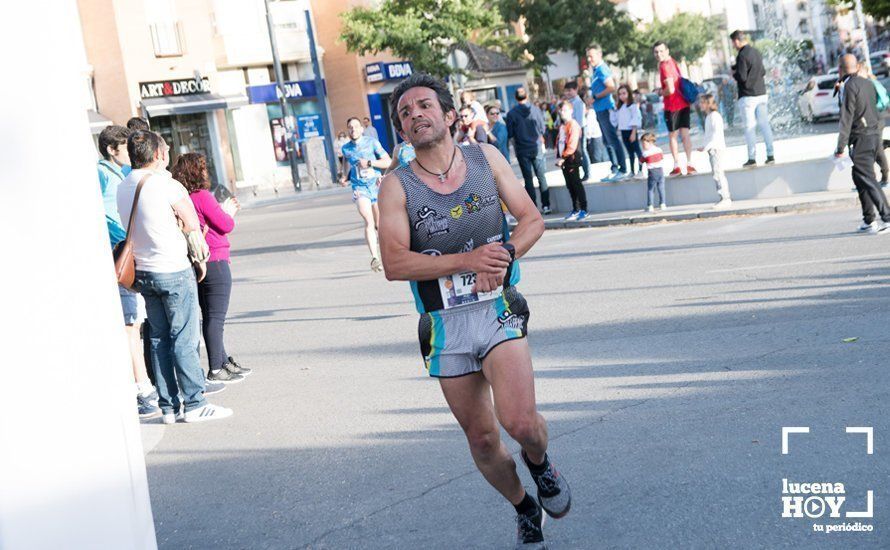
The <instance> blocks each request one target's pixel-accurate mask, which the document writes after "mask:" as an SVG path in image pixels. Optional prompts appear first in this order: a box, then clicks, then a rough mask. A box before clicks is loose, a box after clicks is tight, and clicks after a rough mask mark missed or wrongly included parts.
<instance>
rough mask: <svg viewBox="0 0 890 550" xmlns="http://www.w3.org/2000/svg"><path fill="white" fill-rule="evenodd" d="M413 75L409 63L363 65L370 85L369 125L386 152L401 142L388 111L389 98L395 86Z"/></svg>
mask: <svg viewBox="0 0 890 550" xmlns="http://www.w3.org/2000/svg"><path fill="white" fill-rule="evenodd" d="M412 74H414V65H413V64H412V63H411V62H410V61H398V62H394V63H385V62H382V61H381V62H377V63H370V64H368V65H365V79H366V80H367V82H368V84H370V85H371V90H372V91H370V92H369V93H368V109H369V111H370V114H371V124H372V125H373V126H374V129H375V130H377V137H378V138H379V139H380V144H381V145H383V148H384V149H386V150H387V151H392V150H393V148H394V147H395V145H396V143H399V142H400V141H402V139H401V138H400V137H399V136H398V134H397V133H396V131H395V128H394V127H393V125H392V122H391V120H392V118H391V116H390V115H391V113H390V109H389V96H390V95H392V92H393V90H395V87H396V85H397V84H398V83H399V82H400V81H401V80H404V79H405V78H408V77H409V76H411V75H412Z"/></svg>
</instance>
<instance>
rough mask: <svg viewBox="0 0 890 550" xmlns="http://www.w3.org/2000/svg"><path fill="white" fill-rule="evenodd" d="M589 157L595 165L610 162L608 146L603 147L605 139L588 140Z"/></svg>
mask: <svg viewBox="0 0 890 550" xmlns="http://www.w3.org/2000/svg"><path fill="white" fill-rule="evenodd" d="M587 156H588V157H590V162H592V163H593V164H596V163H598V162H606V161H608V160H609V154H608V153H606V146H605V145H603V138H601V137H598V138H587Z"/></svg>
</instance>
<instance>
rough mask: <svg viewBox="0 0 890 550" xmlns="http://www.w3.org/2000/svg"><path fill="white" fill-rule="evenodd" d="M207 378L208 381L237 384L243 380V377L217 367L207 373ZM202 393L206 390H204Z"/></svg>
mask: <svg viewBox="0 0 890 550" xmlns="http://www.w3.org/2000/svg"><path fill="white" fill-rule="evenodd" d="M207 380H208V381H210V382H222V383H223V384H237V383H238V382H241V381H242V380H244V377H243V376H241V375H240V374H235V373H233V372H231V371H229V370H226V369H217V370H212V371H210V372H209V373H207ZM204 393H207V392H206V391H205V392H204Z"/></svg>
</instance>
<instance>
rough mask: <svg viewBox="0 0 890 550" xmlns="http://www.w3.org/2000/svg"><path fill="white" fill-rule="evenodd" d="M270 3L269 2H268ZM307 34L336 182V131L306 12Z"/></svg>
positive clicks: (326, 141)
mask: <svg viewBox="0 0 890 550" xmlns="http://www.w3.org/2000/svg"><path fill="white" fill-rule="evenodd" d="M266 1H267V2H268V0H266ZM306 34H307V36H308V37H309V56H310V57H311V58H312V74H314V75H315V89H316V90H317V92H316V93H317V94H318V97H319V102H318V103H319V108H320V109H321V123H322V124H323V125H324V134H325V140H324V151H325V154H326V155H327V157H328V168H329V169H330V170H331V181H332V182H336V181H337V179H338V177H337V154H336V153H335V152H334V131H333V130H332V129H331V117H330V116H329V115H328V103H327V98H328V93H327V90H325V89H324V83H323V82H322V80H321V67H320V66H319V63H318V50H317V49H316V47H315V33H314V32H313V31H312V15H311V14H310V13H309V10H306Z"/></svg>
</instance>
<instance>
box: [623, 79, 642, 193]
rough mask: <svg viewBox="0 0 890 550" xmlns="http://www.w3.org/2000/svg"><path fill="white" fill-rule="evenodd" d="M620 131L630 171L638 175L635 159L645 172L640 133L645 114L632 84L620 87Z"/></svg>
mask: <svg viewBox="0 0 890 550" xmlns="http://www.w3.org/2000/svg"><path fill="white" fill-rule="evenodd" d="M618 103H619V105H620V106H619V107H618V113H617V114H618V124H617V126H618V131H619V132H621V141H622V143H624V148H625V149H626V150H627V156H628V161H627V164H628V167H629V168H630V173H631V174H632V175H636V174H637V171H636V169H635V168H634V160H636V161H637V163H638V164H639V167H640V173H641V174H642V173H643V150H642V149H640V140H639V133H640V128H642V126H643V115H642V114H641V113H640V106H639V105H637V104H636V103H635V102H634V99H633V94H632V93H631V91H630V86H628V85H627V84H622V85H621V86H619V87H618Z"/></svg>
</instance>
